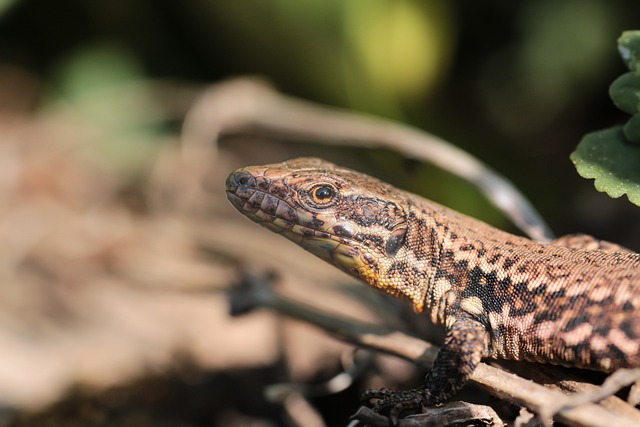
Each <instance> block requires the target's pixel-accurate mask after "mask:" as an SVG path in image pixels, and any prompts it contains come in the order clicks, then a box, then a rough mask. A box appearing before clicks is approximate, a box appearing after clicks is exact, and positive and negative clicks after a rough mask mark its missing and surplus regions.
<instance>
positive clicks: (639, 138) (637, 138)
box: [622, 114, 640, 166]
mask: <svg viewBox="0 0 640 427" xmlns="http://www.w3.org/2000/svg"><path fill="white" fill-rule="evenodd" d="M622 129H623V131H624V136H626V137H627V139H628V140H629V141H631V142H640V114H636V115H634V116H633V117H631V118H630V119H629V121H628V122H627V123H625V125H624V126H623V127H622ZM639 166H640V165H639Z"/></svg>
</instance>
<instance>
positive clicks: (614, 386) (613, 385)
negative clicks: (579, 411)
mask: <svg viewBox="0 0 640 427" xmlns="http://www.w3.org/2000/svg"><path fill="white" fill-rule="evenodd" d="M639 380H640V369H618V370H617V371H616V372H614V373H613V374H611V375H610V376H609V377H607V379H606V380H605V381H604V383H603V384H602V385H601V386H600V387H597V388H595V389H593V390H589V391H584V392H581V393H577V394H575V395H573V396H571V398H570V399H569V400H568V401H567V402H564V403H557V404H555V405H550V406H549V407H547V408H543V412H546V413H549V414H552V413H555V412H557V411H559V410H561V409H562V408H569V407H578V406H580V405H583V404H585V403H588V402H599V401H601V400H603V399H606V398H607V397H609V396H613V395H614V394H616V393H617V392H618V391H620V390H621V389H623V388H625V387H628V386H630V385H632V384H635V383H636V382H638V381H639Z"/></svg>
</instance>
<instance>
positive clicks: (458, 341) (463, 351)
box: [362, 318, 487, 418]
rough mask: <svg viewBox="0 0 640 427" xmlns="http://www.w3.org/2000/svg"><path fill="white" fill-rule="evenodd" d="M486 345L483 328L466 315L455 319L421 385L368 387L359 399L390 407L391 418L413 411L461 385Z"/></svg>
mask: <svg viewBox="0 0 640 427" xmlns="http://www.w3.org/2000/svg"><path fill="white" fill-rule="evenodd" d="M486 348H487V341H486V329H485V328H484V326H483V325H482V324H481V323H479V322H477V321H475V320H473V319H469V318H461V319H458V320H456V321H455V322H454V323H453V325H452V326H451V328H450V329H449V330H448V332H447V336H446V337H445V340H444V344H443V346H442V348H441V349H440V351H439V352H438V355H437V356H436V359H435V361H434V362H433V367H432V368H431V371H430V372H429V374H428V375H427V376H426V378H425V381H424V384H423V385H422V387H420V388H416V389H412V390H403V391H394V390H389V389H379V390H367V391H365V392H364V394H363V396H362V400H363V401H364V402H366V403H367V404H370V403H371V400H373V399H375V400H377V401H376V402H375V403H374V404H373V410H374V411H376V412H381V411H384V410H387V409H389V410H390V411H391V412H390V415H391V416H392V418H394V417H397V416H398V415H399V414H400V413H402V412H406V411H416V410H419V409H420V408H421V407H422V406H425V405H435V404H437V403H441V402H444V401H445V400H447V399H449V398H450V397H451V396H453V395H454V394H455V393H456V392H457V391H458V390H460V389H461V388H462V386H463V385H464V384H465V382H466V381H467V379H468V378H469V376H470V375H471V373H472V372H473V371H474V369H475V368H476V366H478V363H480V360H481V359H482V356H483V354H484V352H485V350H486Z"/></svg>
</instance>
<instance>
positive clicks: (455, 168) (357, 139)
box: [183, 79, 553, 241]
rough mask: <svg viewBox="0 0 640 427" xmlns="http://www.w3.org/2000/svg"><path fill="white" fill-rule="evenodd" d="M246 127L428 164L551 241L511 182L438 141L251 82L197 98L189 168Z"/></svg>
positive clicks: (189, 123)
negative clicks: (474, 189)
mask: <svg viewBox="0 0 640 427" xmlns="http://www.w3.org/2000/svg"><path fill="white" fill-rule="evenodd" d="M248 128H254V129H258V130H259V131H261V132H266V133H274V134H277V135H285V136H287V137H288V138H289V139H291V138H294V137H295V139H296V140H297V141H300V142H322V143H324V144H336V145H352V146H359V147H369V148H374V147H376V148H386V149H390V150H394V151H397V152H400V153H402V154H403V155H404V156H406V157H409V158H415V159H418V160H421V161H426V162H429V163H432V164H434V165H436V166H439V167H441V168H442V169H445V170H447V171H449V172H451V173H453V174H455V175H457V176H459V177H461V178H463V179H465V180H467V181H469V182H470V183H471V184H473V185H474V186H476V187H477V188H478V189H479V190H480V191H481V192H482V193H483V194H484V195H485V197H487V199H489V201H491V203H493V204H494V205H495V206H496V207H497V208H498V209H500V210H501V211H502V212H503V213H504V214H505V215H506V216H507V217H508V218H510V219H511V221H512V222H513V223H514V224H515V225H516V226H518V227H519V228H520V229H521V230H522V231H523V232H524V233H526V234H527V235H528V236H530V237H531V238H532V239H535V240H539V241H549V240H551V239H553V233H552V232H551V230H550V229H549V227H548V226H547V224H546V223H545V222H544V220H543V219H542V217H541V216H540V215H539V214H538V213H537V212H536V210H535V209H534V208H533V206H532V205H531V203H530V202H529V201H528V200H527V199H526V198H525V197H524V196H523V195H522V194H521V193H520V192H519V191H518V190H517V189H516V188H515V187H514V186H513V184H511V182H509V181H508V180H507V179H505V178H504V177H503V176H501V175H500V174H498V173H496V172H495V171H493V170H492V169H490V168H489V167H488V166H486V165H485V164H483V163H482V162H480V161H479V160H478V159H477V158H475V157H473V156H471V155H470V154H469V153H467V152H465V151H463V150H461V149H459V148H457V147H455V146H454V145H451V144H450V143H448V142H446V141H444V140H443V139H441V138H438V137H436V136H434V135H430V134H428V133H426V132H423V131H420V130H418V129H416V128H413V127H411V126H406V125H402V124H399V123H394V122H391V121H388V120H383V119H379V118H375V117H372V116H367V115H364V114H356V113H351V112H345V111H339V110H336V109H330V108H327V107H320V106H317V105H314V104H311V103H309V102H305V101H301V100H297V99H293V98H290V97H286V96H283V95H280V94H279V93H277V92H276V91H274V90H272V89H271V88H269V87H268V86H267V85H265V84H261V83H259V82H258V81H256V80H249V79H238V80H233V81H230V82H227V83H222V84H219V85H216V86H213V87H212V88H211V89H209V90H207V91H206V92H205V93H204V94H203V95H202V96H201V97H200V99H199V100H198V101H197V102H196V103H195V105H194V106H193V108H192V109H191V110H190V112H189V113H188V114H187V116H186V118H185V123H184V128H183V147H184V154H185V155H186V156H190V157H191V158H192V160H193V161H194V162H195V163H202V162H204V161H210V157H209V156H203V148H202V147H203V146H205V145H208V144H210V143H211V141H217V139H218V138H219V136H220V135H221V134H222V133H226V132H231V131H238V130H240V129H248ZM198 159H199V160H198Z"/></svg>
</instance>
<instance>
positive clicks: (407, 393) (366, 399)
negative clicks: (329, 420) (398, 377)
mask: <svg viewBox="0 0 640 427" xmlns="http://www.w3.org/2000/svg"><path fill="white" fill-rule="evenodd" d="M361 400H362V402H363V404H364V405H365V406H370V407H371V409H373V411H374V412H377V413H381V412H386V411H389V418H390V419H391V420H392V421H393V422H394V423H396V422H397V420H398V419H399V418H400V415H402V414H406V413H416V412H420V410H421V409H422V406H423V405H425V404H428V401H429V393H428V391H427V390H426V389H424V388H416V389H412V390H390V389H387V388H381V389H374V390H366V391H365V392H364V393H363V394H362V398H361ZM372 401H374V402H373V403H372Z"/></svg>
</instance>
